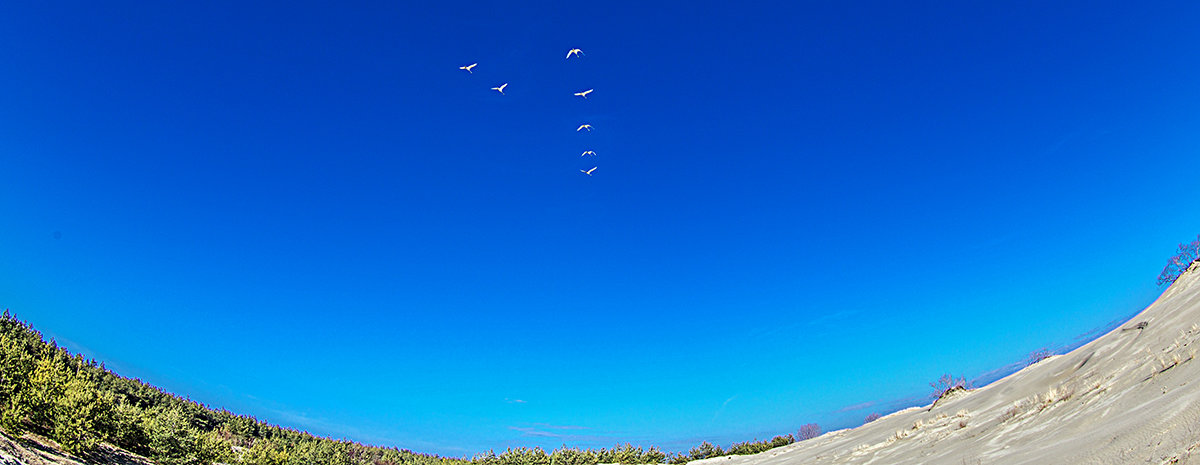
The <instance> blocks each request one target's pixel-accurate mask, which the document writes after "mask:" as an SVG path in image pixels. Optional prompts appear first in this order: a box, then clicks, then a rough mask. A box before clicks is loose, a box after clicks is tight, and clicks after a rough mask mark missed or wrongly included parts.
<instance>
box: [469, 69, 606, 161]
mask: <svg viewBox="0 0 1200 465" xmlns="http://www.w3.org/2000/svg"><path fill="white" fill-rule="evenodd" d="M582 56H583V50H580V49H577V48H573V49H571V50H568V51H567V58H565V59H568V60H569V59H571V57H582ZM478 65H479V63H471V64H469V65H466V66H459V67H458V69H461V70H463V71H466V72H467V73H469V74H475V72H474V71H472V70H473V69H475V67H476V66H478ZM507 87H508V83H507V82H506V83H503V84H500V85H499V86H498V87H493V88H492V90H494V91H496V92H499V93H500V95H504V89H505V88H507ZM593 90H595V89H588V90H585V91H583V92H576V93H575V96H576V97H583V98H584V99H587V97H588V94H590V93H592V91H593ZM584 129H587V130H588V132H592V125H590V124H587V123H583V124H580V125H579V128H577V129H575V132H580V131H583V130H584ZM579 156H581V157H586V156H593V157H594V156H596V152H594V151H591V150H585V151H584V152H583V153H582V154H580V155H579ZM593 171H596V167H595V166H593V167H592V169H588V170H579V172H580V173H583V174H586V175H588V176H591V175H592V172H593Z"/></svg>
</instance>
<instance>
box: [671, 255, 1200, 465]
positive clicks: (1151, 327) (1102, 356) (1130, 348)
mask: <svg viewBox="0 0 1200 465" xmlns="http://www.w3.org/2000/svg"><path fill="white" fill-rule="evenodd" d="M1142 322H1145V325H1144V328H1141V329H1139V326H1143V325H1140V323H1142ZM1198 348H1200V269H1198V266H1197V265H1193V266H1192V268H1191V269H1190V270H1189V271H1188V272H1186V273H1184V275H1183V276H1182V277H1180V278H1179V280H1177V281H1176V282H1175V284H1174V285H1172V286H1171V287H1170V288H1168V289H1167V290H1166V292H1164V293H1163V295H1162V296H1160V297H1159V298H1158V300H1157V301H1155V302H1154V303H1153V304H1151V305H1150V306H1149V307H1147V308H1146V309H1145V310H1143V311H1142V312H1141V313H1139V314H1138V315H1137V316H1135V317H1133V319H1131V320H1130V321H1129V322H1127V323H1126V324H1124V325H1122V326H1120V327H1118V328H1117V329H1115V330H1113V331H1112V332H1109V333H1108V334H1105V335H1103V336H1101V337H1099V338H1098V339H1096V340H1094V341H1092V342H1090V343H1088V344H1087V345H1084V346H1082V347H1080V348H1078V349H1076V350H1074V351H1072V352H1071V353H1069V354H1065V355H1059V356H1055V357H1051V358H1049V359H1046V360H1044V361H1042V362H1040V363H1037V364H1035V365H1033V366H1030V367H1028V368H1025V369H1024V370H1021V371H1019V372H1017V373H1014V374H1012V375H1010V376H1008V377H1006V378H1004V379H1001V380H999V381H997V382H995V383H992V384H991V385H988V386H986V387H983V388H979V389H975V390H972V391H967V392H960V393H957V394H956V395H953V396H951V397H948V398H946V399H943V400H942V401H940V402H937V403H936V404H935V405H934V406H933V407H932V408H930V407H919V408H910V409H907V410H902V411H900V412H896V413H894V414H891V415H888V416H886V417H883V418H881V419H879V420H876V421H875V422H872V423H870V424H867V425H864V426H860V427H858V428H854V429H847V430H841V431H833V432H830V433H827V434H825V435H823V436H821V437H819V438H816V439H812V440H809V441H804V442H801V443H797V444H793V445H790V446H787V447H781V448H777V449H773V450H770V451H767V452H763V453H761V454H757V455H748V456H736V457H718V458H714V459H707V460H700V461H696V462H692V463H693V464H705V463H707V464H709V465H718V464H719V465H774V464H893V463H922V464H955V465H962V464H1022V463H1028V464H1093V463H1095V464H1132V463H1155V464H1157V463H1200V362H1197V361H1195V360H1192V358H1193V357H1194V356H1195V355H1196V349H1198ZM1193 454H1196V455H1197V457H1195V458H1193V457H1192V455H1193Z"/></svg>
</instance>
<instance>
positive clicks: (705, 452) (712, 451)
mask: <svg viewBox="0 0 1200 465" xmlns="http://www.w3.org/2000/svg"><path fill="white" fill-rule="evenodd" d="M722 455H725V451H724V450H721V446H715V445H713V444H712V443H710V442H708V441H704V442H702V443H700V445H699V446H696V447H693V448H692V450H689V451H688V457H689V460H700V459H707V458H712V457H720V456H722Z"/></svg>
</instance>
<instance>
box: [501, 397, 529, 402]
mask: <svg viewBox="0 0 1200 465" xmlns="http://www.w3.org/2000/svg"><path fill="white" fill-rule="evenodd" d="M504 401H505V402H508V403H510V404H524V403H526V402H525V401H524V400H522V399H509V398H507V397H505V398H504Z"/></svg>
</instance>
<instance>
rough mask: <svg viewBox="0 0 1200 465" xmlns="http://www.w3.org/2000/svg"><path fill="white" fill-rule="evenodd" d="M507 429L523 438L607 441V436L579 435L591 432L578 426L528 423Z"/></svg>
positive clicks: (587, 428) (584, 427) (585, 427)
mask: <svg viewBox="0 0 1200 465" xmlns="http://www.w3.org/2000/svg"><path fill="white" fill-rule="evenodd" d="M508 429H510V430H513V431H519V432H520V433H521V435H522V436H523V437H535V438H555V439H560V440H562V441H602V440H607V439H609V437H608V436H604V435H598V434H595V433H593V434H579V432H582V431H585V430H591V428H589V427H587V426H579V425H554V424H550V423H529V424H527V425H522V426H509V427H508Z"/></svg>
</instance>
